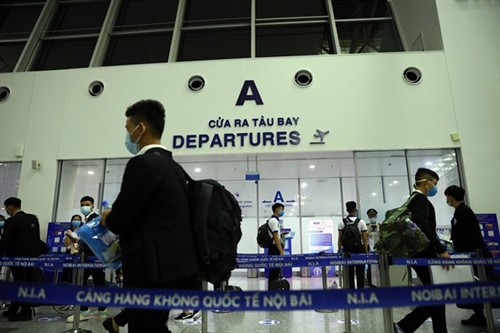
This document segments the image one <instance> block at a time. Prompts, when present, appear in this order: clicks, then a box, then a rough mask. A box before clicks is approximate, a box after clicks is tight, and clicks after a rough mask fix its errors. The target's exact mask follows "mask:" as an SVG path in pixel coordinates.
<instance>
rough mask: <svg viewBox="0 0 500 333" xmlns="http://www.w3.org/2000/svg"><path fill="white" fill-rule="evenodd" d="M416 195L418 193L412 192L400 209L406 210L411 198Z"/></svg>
mask: <svg viewBox="0 0 500 333" xmlns="http://www.w3.org/2000/svg"><path fill="white" fill-rule="evenodd" d="M417 193H418V192H413V193H412V195H410V197H409V198H408V200H406V202H405V203H404V204H403V205H402V206H401V207H405V208H407V207H408V205H409V204H410V201H412V200H413V198H415V196H416V195H417Z"/></svg>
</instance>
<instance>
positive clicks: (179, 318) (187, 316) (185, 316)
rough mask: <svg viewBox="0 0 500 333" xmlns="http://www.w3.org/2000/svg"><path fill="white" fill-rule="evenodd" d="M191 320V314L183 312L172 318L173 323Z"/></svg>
mask: <svg viewBox="0 0 500 333" xmlns="http://www.w3.org/2000/svg"><path fill="white" fill-rule="evenodd" d="M191 318H193V313H192V312H188V313H185V312H184V311H182V312H181V313H180V314H179V315H178V316H177V317H175V318H174V320H175V321H183V320H187V319H191Z"/></svg>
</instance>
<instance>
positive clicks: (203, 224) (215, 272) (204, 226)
mask: <svg viewBox="0 0 500 333" xmlns="http://www.w3.org/2000/svg"><path fill="white" fill-rule="evenodd" d="M184 172H185V171H184ZM185 177H186V179H187V182H188V204H189V215H190V220H191V227H192V232H193V237H194V244H195V247H196V254H197V257H198V267H199V272H198V279H200V280H203V281H208V282H210V283H215V282H219V281H225V280H227V279H228V278H229V276H230V275H231V271H232V270H233V269H235V268H236V267H237V263H236V257H237V255H238V253H237V249H238V242H239V241H240V239H241V236H242V232H241V208H240V206H239V204H238V201H236V199H235V198H234V196H233V194H232V193H231V192H229V191H228V190H226V189H225V188H224V186H222V185H221V184H219V183H218V182H217V181H215V180H212V179H204V180H193V179H192V178H191V177H189V175H188V174H187V173H186V174H185Z"/></svg>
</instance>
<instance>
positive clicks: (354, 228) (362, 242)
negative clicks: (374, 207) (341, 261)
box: [338, 201, 368, 289]
mask: <svg viewBox="0 0 500 333" xmlns="http://www.w3.org/2000/svg"><path fill="white" fill-rule="evenodd" d="M345 206H346V210H347V213H348V215H347V217H345V218H344V219H342V221H341V222H340V223H339V228H338V230H339V239H338V247H339V250H341V251H342V252H349V253H366V252H368V228H367V227H366V222H365V221H363V220H362V219H360V218H358V217H357V216H356V212H357V208H356V202H354V201H348V202H347V203H346V204H345ZM354 269H356V284H357V287H358V289H361V288H364V287H365V265H356V266H352V265H350V266H348V272H349V288H352V289H354V288H355V287H354Z"/></svg>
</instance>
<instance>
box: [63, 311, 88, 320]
mask: <svg viewBox="0 0 500 333" xmlns="http://www.w3.org/2000/svg"><path fill="white" fill-rule="evenodd" d="M90 316H91V314H90V311H89V310H87V311H82V312H80V321H85V320H89V318H90ZM74 319H75V315H71V316H69V317H68V318H66V322H67V323H72V322H73V320H74Z"/></svg>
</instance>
